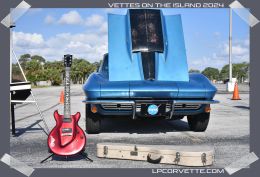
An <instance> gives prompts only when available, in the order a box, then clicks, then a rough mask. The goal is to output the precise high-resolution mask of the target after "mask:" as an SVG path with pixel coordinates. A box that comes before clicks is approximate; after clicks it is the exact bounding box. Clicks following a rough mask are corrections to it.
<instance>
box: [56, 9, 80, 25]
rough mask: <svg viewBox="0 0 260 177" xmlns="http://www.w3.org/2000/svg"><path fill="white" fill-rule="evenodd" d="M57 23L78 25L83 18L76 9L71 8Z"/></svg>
mask: <svg viewBox="0 0 260 177" xmlns="http://www.w3.org/2000/svg"><path fill="white" fill-rule="evenodd" d="M58 23H60V24H67V25H78V24H82V23H83V19H82V17H81V16H80V14H79V13H78V12H77V11H75V10H73V11H70V12H68V13H66V14H63V15H62V16H61V18H60V19H59V21H58Z"/></svg>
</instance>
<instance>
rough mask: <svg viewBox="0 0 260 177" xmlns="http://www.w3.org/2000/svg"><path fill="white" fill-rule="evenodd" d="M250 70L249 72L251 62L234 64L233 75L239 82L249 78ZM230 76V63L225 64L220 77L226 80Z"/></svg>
mask: <svg viewBox="0 0 260 177" xmlns="http://www.w3.org/2000/svg"><path fill="white" fill-rule="evenodd" d="M248 72H249V64H248V63H247V62H243V63H233V64H232V77H235V78H237V80H238V82H243V81H244V80H245V79H247V78H248ZM228 78H229V65H225V66H223V68H222V69H221V71H220V79H221V80H223V81H224V80H226V79H228Z"/></svg>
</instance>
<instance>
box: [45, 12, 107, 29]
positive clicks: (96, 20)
mask: <svg viewBox="0 0 260 177" xmlns="http://www.w3.org/2000/svg"><path fill="white" fill-rule="evenodd" d="M44 23H46V24H62V25H64V24H65V25H80V26H85V27H87V29H88V31H91V30H92V31H95V32H99V33H107V21H106V19H105V17H104V16H102V15H99V14H92V15H91V16H89V17H87V18H85V19H84V18H83V17H82V16H81V15H80V14H79V13H78V12H77V11H75V10H73V11H70V12H68V13H65V14H63V15H62V16H61V17H60V18H59V20H56V19H55V18H54V17H53V16H51V15H47V16H46V17H45V19H44Z"/></svg>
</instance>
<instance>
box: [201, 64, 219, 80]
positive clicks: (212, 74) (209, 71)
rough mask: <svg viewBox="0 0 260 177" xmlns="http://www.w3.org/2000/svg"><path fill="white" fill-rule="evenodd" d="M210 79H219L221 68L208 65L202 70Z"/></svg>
mask: <svg viewBox="0 0 260 177" xmlns="http://www.w3.org/2000/svg"><path fill="white" fill-rule="evenodd" d="M201 73H202V74H204V75H205V76H207V77H208V78H209V80H218V79H219V70H218V69H217V68H212V67H207V68H205V69H204V70H203V71H202V72H201Z"/></svg>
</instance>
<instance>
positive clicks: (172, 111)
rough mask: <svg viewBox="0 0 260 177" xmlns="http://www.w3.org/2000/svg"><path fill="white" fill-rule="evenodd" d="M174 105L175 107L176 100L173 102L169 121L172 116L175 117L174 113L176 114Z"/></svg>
mask: <svg viewBox="0 0 260 177" xmlns="http://www.w3.org/2000/svg"><path fill="white" fill-rule="evenodd" d="M174 105H175V102H174V100H173V101H172V110H171V113H170V117H169V119H171V118H172V116H173V113H174Z"/></svg>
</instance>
